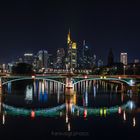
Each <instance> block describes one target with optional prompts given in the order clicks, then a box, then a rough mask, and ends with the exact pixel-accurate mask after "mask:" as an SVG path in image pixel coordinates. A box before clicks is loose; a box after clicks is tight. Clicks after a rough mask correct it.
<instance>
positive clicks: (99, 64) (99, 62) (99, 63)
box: [98, 59, 103, 67]
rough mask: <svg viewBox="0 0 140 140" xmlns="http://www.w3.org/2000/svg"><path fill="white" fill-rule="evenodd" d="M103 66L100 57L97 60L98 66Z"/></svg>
mask: <svg viewBox="0 0 140 140" xmlns="http://www.w3.org/2000/svg"><path fill="white" fill-rule="evenodd" d="M102 66H103V61H102V60H101V59H99V60H98V67H102Z"/></svg>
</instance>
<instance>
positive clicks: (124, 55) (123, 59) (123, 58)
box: [120, 53, 127, 65]
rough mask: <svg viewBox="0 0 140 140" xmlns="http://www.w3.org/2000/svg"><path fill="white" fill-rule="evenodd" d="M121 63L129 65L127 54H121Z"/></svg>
mask: <svg viewBox="0 0 140 140" xmlns="http://www.w3.org/2000/svg"><path fill="white" fill-rule="evenodd" d="M120 62H121V63H123V64H124V65H127V53H121V54H120Z"/></svg>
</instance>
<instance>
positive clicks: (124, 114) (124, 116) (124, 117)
mask: <svg viewBox="0 0 140 140" xmlns="http://www.w3.org/2000/svg"><path fill="white" fill-rule="evenodd" d="M123 119H124V121H126V113H125V111H124V112H123Z"/></svg>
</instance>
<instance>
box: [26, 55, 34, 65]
mask: <svg viewBox="0 0 140 140" xmlns="http://www.w3.org/2000/svg"><path fill="white" fill-rule="evenodd" d="M24 63H28V64H31V65H32V63H33V54H32V53H25V54H24Z"/></svg>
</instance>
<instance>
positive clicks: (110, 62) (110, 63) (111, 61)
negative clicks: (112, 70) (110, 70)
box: [108, 48, 114, 66]
mask: <svg viewBox="0 0 140 140" xmlns="http://www.w3.org/2000/svg"><path fill="white" fill-rule="evenodd" d="M113 64H114V55H113V51H112V49H111V48H110V50H109V54H108V66H112V65H113Z"/></svg>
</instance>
